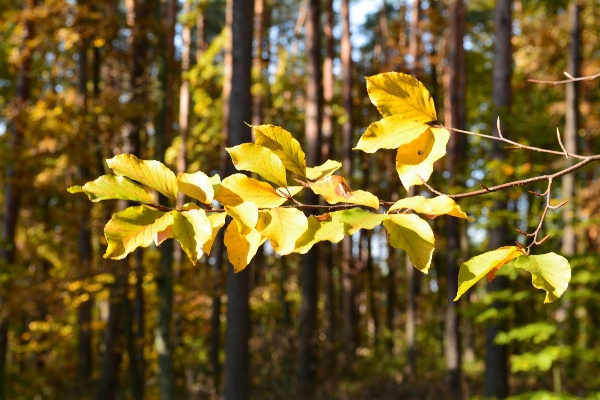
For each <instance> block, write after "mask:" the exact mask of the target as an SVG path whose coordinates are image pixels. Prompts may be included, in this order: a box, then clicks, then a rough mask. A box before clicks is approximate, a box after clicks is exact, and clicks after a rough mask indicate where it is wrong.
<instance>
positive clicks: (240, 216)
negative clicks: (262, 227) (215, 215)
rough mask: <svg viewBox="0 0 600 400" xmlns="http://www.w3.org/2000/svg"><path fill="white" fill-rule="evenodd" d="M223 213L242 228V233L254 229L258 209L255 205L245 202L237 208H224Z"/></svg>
mask: <svg viewBox="0 0 600 400" xmlns="http://www.w3.org/2000/svg"><path fill="white" fill-rule="evenodd" d="M225 211H226V212H227V214H229V215H230V216H231V217H232V218H233V219H235V220H236V221H238V222H239V223H240V224H241V225H242V226H243V230H242V233H246V232H247V231H248V230H249V229H254V227H256V223H257V222H258V207H256V204H254V203H251V202H249V201H245V202H243V203H241V204H238V205H237V206H225Z"/></svg>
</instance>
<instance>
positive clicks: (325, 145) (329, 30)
mask: <svg viewBox="0 0 600 400" xmlns="http://www.w3.org/2000/svg"><path fill="white" fill-rule="evenodd" d="M325 15H326V18H325V26H324V27H323V33H324V34H325V60H324V62H323V100H324V101H323V125H322V129H321V160H323V161H326V160H328V159H330V158H331V157H332V156H333V109H332V104H331V102H332V100H333V79H334V78H333V59H334V58H335V52H334V45H335V43H334V39H333V0H327V4H326V6H325Z"/></svg>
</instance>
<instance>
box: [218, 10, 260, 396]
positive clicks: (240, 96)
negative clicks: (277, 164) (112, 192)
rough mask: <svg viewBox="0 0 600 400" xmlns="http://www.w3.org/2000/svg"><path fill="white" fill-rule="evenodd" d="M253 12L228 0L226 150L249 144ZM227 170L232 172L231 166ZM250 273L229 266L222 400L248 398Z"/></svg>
mask: <svg viewBox="0 0 600 400" xmlns="http://www.w3.org/2000/svg"><path fill="white" fill-rule="evenodd" d="M253 11H254V1H253V0H228V2H227V27H228V29H229V32H230V35H229V43H228V49H227V51H228V52H229V53H230V57H231V58H230V59H231V69H230V70H229V74H228V75H226V77H225V81H229V83H230V89H231V95H230V96H229V113H228V114H229V115H228V120H227V124H228V125H227V131H228V135H229V137H228V140H227V144H228V146H229V147H232V146H236V145H238V144H241V143H245V142H250V141H251V132H250V128H249V127H248V126H247V125H246V124H245V123H246V122H248V121H251V119H252V95H251V93H250V87H251V84H252V76H251V70H252V24H249V23H248V21H247V19H248V16H250V15H252V13H253ZM229 170H232V167H231V165H230V166H229ZM248 272H249V269H248V268H246V269H244V270H243V271H241V272H238V273H237V274H234V272H233V266H231V265H229V266H228V274H227V334H226V340H225V399H226V400H243V399H247V398H249V354H248V340H249V339H250V307H249V304H248V297H249V294H250V293H249V286H248V285H249V274H248Z"/></svg>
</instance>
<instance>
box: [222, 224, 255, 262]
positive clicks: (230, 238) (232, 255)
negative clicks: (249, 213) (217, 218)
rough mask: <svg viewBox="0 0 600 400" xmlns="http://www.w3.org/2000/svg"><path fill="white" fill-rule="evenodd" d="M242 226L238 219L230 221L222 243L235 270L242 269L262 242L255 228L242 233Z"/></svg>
mask: <svg viewBox="0 0 600 400" xmlns="http://www.w3.org/2000/svg"><path fill="white" fill-rule="evenodd" d="M243 229H244V227H243V226H242V225H241V224H240V223H238V221H231V223H230V224H229V226H227V229H226V230H225V237H224V243H225V247H227V257H228V258H229V262H230V263H231V265H233V270H234V271H235V272H240V271H243V270H244V268H246V266H247V265H248V264H249V263H250V260H252V257H254V256H255V255H256V252H257V251H258V248H259V247H260V245H261V244H262V243H263V242H264V240H263V239H262V236H261V234H260V233H259V232H258V231H257V230H256V229H251V230H250V231H249V232H247V233H246V234H243V233H242V231H243Z"/></svg>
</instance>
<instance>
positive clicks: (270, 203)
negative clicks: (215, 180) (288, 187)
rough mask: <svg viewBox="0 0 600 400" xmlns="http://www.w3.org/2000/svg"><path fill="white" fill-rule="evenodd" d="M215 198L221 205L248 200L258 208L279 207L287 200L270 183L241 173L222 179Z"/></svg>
mask: <svg viewBox="0 0 600 400" xmlns="http://www.w3.org/2000/svg"><path fill="white" fill-rule="evenodd" d="M215 200H217V201H219V202H220V203H221V204H223V205H228V206H237V205H239V204H241V203H243V202H244V201H249V202H252V203H254V204H256V206H257V207H258V208H271V207H279V206H280V205H282V204H283V203H285V202H286V201H287V199H286V198H285V197H283V196H282V195H280V194H278V193H277V192H276V191H275V189H273V187H272V186H271V185H269V184H268V183H266V182H261V181H258V180H256V179H253V178H249V177H247V176H246V175H243V174H233V175H231V176H228V177H227V178H225V179H223V181H222V182H221V186H219V189H218V190H217V192H216V193H215Z"/></svg>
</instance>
